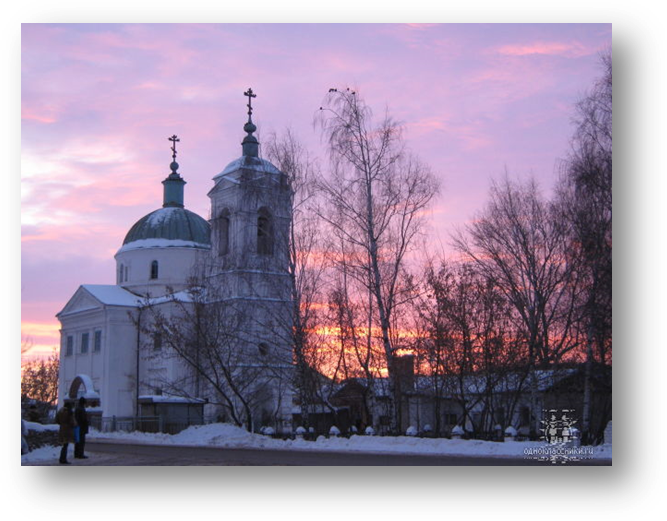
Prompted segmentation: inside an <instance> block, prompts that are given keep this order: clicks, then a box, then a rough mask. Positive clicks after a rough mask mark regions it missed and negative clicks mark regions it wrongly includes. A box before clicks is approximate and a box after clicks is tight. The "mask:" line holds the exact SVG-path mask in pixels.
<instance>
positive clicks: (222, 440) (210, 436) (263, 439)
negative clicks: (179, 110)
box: [88, 423, 612, 459]
mask: <svg viewBox="0 0 667 521" xmlns="http://www.w3.org/2000/svg"><path fill="white" fill-rule="evenodd" d="M88 438H89V439H100V440H101V439H116V440H126V441H131V442H133V443H149V444H169V445H200V446H215V447H229V448H266V449H283V450H311V451H334V452H335V451H344V452H351V451H352V452H381V453H394V454H398V453H400V454H433V455H436V454H437V455H452V456H496V457H515V458H516V457H519V458H523V457H524V456H525V449H528V450H530V449H533V450H535V449H539V448H544V447H545V444H544V443H543V442H513V443H500V442H493V441H482V440H454V439H451V440H450V439H446V438H418V437H413V436H351V437H350V438H339V437H330V438H325V437H324V436H320V437H318V439H317V441H314V442H313V441H306V440H303V439H296V440H279V439H273V438H269V437H267V436H262V435H260V434H253V433H250V432H247V431H246V430H244V429H241V428H240V427H236V426H235V425H229V424H223V423H214V424H210V425H197V426H192V427H189V428H188V429H186V430H184V431H182V432H180V433H179V434H174V435H169V434H160V433H157V434H151V433H141V432H115V433H100V432H97V431H93V432H92V433H91V434H90V435H89V436H88ZM611 457H612V449H611V445H602V446H599V447H594V448H593V458H594V459H611Z"/></svg>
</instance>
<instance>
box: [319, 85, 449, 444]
mask: <svg viewBox="0 0 667 521" xmlns="http://www.w3.org/2000/svg"><path fill="white" fill-rule="evenodd" d="M317 122H318V123H319V126H320V129H321V134H322V137H323V139H324V141H325V143H326V145H327V148H328V153H329V159H330V165H331V170H330V173H329V175H328V176H326V177H322V178H321V179H320V181H319V188H320V190H321V192H322V193H323V194H324V196H325V198H326V199H327V201H328V207H327V208H326V211H324V212H322V217H323V219H324V220H325V221H326V223H327V225H328V227H329V229H330V230H331V232H332V233H333V235H334V236H335V237H337V238H338V239H339V240H342V241H344V242H345V243H346V245H347V246H348V250H351V252H350V258H349V260H348V267H349V268H350V275H351V276H353V277H354V279H355V281H356V283H358V284H360V285H362V286H363V287H366V288H367V289H368V291H369V292H370V294H371V295H372V297H373V300H374V302H373V304H374V309H373V312H374V316H375V320H374V321H375V322H376V323H377V325H378V327H379V329H380V331H381V337H382V338H381V343H382V349H383V351H384V358H385V360H384V363H385V364H386V366H387V369H388V379H389V385H390V389H391V392H392V394H393V408H394V411H393V414H392V423H391V429H392V431H394V432H396V431H397V430H398V429H399V428H400V423H401V410H400V402H401V400H400V397H399V396H396V390H397V386H396V381H395V377H396V375H395V370H394V366H393V365H394V364H393V359H394V348H395V346H393V345H392V321H393V319H394V316H393V314H394V312H395V311H396V306H397V303H398V302H400V300H401V299H402V296H401V294H400V293H401V291H402V288H403V286H402V284H401V282H402V277H403V276H404V274H405V262H406V257H407V255H408V254H409V253H410V251H411V248H412V247H414V245H415V238H416V236H417V235H418V234H419V233H420V232H421V231H422V230H423V226H424V211H425V210H426V208H427V207H428V205H429V203H430V202H431V200H432V198H433V196H434V195H435V194H436V193H437V191H438V182H437V180H436V178H435V177H434V176H433V174H432V173H431V171H430V169H429V168H428V167H426V166H425V165H424V164H423V163H421V162H420V161H419V160H418V159H417V158H416V157H414V156H413V155H411V154H409V153H408V152H407V151H406V149H405V146H404V142H403V137H402V129H401V126H400V125H399V124H398V123H397V122H396V121H395V120H393V119H392V118H391V117H390V116H389V115H388V114H387V113H385V115H384V117H383V118H382V120H381V121H380V122H379V123H375V122H374V120H373V116H372V112H371V109H370V107H368V105H366V103H365V102H364V101H363V99H361V97H360V96H359V95H358V94H357V93H356V92H355V91H352V90H350V89H345V90H337V89H330V90H329V94H328V95H327V97H326V99H325V102H324V105H323V107H322V108H321V110H320V112H319V118H318V119H317Z"/></svg>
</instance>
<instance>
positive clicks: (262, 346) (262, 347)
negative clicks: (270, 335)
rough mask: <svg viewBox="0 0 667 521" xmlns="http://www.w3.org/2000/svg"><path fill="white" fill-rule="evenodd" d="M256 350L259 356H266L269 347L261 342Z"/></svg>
mask: <svg viewBox="0 0 667 521" xmlns="http://www.w3.org/2000/svg"><path fill="white" fill-rule="evenodd" d="M257 350H258V351H259V354H260V356H266V355H268V354H269V346H267V345H266V344H265V343H263V342H262V343H261V344H259V345H258V346H257Z"/></svg>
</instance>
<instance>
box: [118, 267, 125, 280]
mask: <svg viewBox="0 0 667 521" xmlns="http://www.w3.org/2000/svg"><path fill="white" fill-rule="evenodd" d="M123 273H124V266H123V265H122V264H121V265H120V267H119V268H118V284H120V283H122V282H123Z"/></svg>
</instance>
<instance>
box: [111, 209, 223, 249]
mask: <svg viewBox="0 0 667 521" xmlns="http://www.w3.org/2000/svg"><path fill="white" fill-rule="evenodd" d="M156 247H181V248H187V247H190V248H204V249H209V248H210V247H211V227H210V225H209V223H208V222H207V221H206V220H205V219H203V218H202V217H200V216H199V215H197V214H196V213H194V212H191V211H190V210H186V209H185V208H179V207H176V206H167V207H164V208H160V209H158V210H155V211H154V212H151V213H149V214H148V215H146V216H145V217H142V218H141V219H139V220H138V221H137V222H136V223H135V225H134V226H132V228H130V231H129V232H128V233H127V235H126V236H125V240H124V241H123V247H122V248H121V250H120V251H127V250H131V249H136V248H156Z"/></svg>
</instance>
